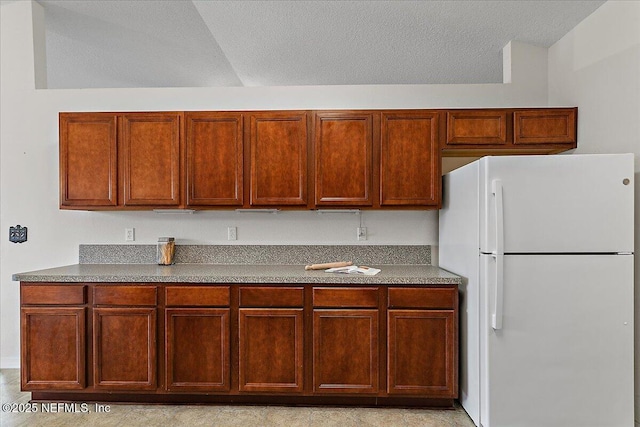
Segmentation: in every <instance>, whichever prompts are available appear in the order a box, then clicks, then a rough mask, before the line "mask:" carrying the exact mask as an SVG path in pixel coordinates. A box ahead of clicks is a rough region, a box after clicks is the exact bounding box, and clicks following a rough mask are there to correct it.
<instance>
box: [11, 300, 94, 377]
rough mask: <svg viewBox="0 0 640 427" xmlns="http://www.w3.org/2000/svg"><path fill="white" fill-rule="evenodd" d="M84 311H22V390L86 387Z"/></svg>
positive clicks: (55, 308) (38, 308) (55, 309)
mask: <svg viewBox="0 0 640 427" xmlns="http://www.w3.org/2000/svg"><path fill="white" fill-rule="evenodd" d="M85 310H86V309H85V308H84V307H74V308H68V307H64V308H63V307H47V308H41V307H27V308H22V310H21V335H22V337H21V342H22V349H21V350H22V351H21V355H20V357H21V364H20V369H21V372H20V374H21V383H22V390H43V389H46V390H76V389H83V388H84V387H85V333H86V326H85Z"/></svg>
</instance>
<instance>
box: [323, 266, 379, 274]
mask: <svg viewBox="0 0 640 427" xmlns="http://www.w3.org/2000/svg"><path fill="white" fill-rule="evenodd" d="M380 271H381V270H380V269H378V268H373V267H358V266H357V265H350V266H348V267H335V268H329V269H327V270H325V271H324V272H325V273H343V274H364V275H365V276H375V275H376V274H378V273H380Z"/></svg>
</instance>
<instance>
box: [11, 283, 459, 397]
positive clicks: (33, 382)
mask: <svg viewBox="0 0 640 427" xmlns="http://www.w3.org/2000/svg"><path fill="white" fill-rule="evenodd" d="M21 305H22V306H21V350H22V352H21V375H22V389H23V390H25V391H32V392H33V393H34V395H33V398H34V399H41V400H47V399H49V400H51V399H54V400H55V398H60V396H62V395H60V394H57V395H56V394H55V393H60V392H61V391H64V392H65V394H64V399H68V400H71V401H73V400H79V401H80V400H82V401H85V400H88V399H92V398H93V399H98V400H101V399H106V400H110V399H114V401H131V402H133V401H140V402H142V401H145V402H165V403H170V402H182V403H188V402H191V401H202V402H216V401H220V402H246V403H267V402H276V401H277V402H279V403H294V404H295V403H310V404H322V403H330V404H336V403H341V402H342V403H347V402H351V403H358V404H366V405H381V404H390V405H433V404H435V405H438V406H442V405H449V406H450V405H452V404H453V399H455V398H456V397H457V393H458V387H457V381H458V373H457V370H458V320H457V316H458V291H457V287H456V286H455V285H437V286H427V285H413V286H411V285H403V286H391V285H378V286H356V285H347V286H342V285H341V286H326V285H325V286H316V285H311V284H305V285H301V286H290V285H289V286H287V285H269V286H263V285H222V284H203V285H192V284H179V283H175V284H81V285H78V284H73V285H64V284H62V285H61V284H53V283H49V284H32V283H22V284H21ZM49 392H51V393H49ZM269 396H272V397H271V398H270V397H269ZM273 396H278V397H277V398H274V397H273ZM216 399H218V400H216ZM276 399H277V400H276Z"/></svg>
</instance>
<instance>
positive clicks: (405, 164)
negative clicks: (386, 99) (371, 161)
mask: <svg viewBox="0 0 640 427" xmlns="http://www.w3.org/2000/svg"><path fill="white" fill-rule="evenodd" d="M381 129H382V132H381V143H382V147H381V151H380V205H381V206H403V205H411V206H437V205H439V203H440V180H441V178H440V156H439V147H438V113H437V112H428V111H404V112H384V113H382V127H381Z"/></svg>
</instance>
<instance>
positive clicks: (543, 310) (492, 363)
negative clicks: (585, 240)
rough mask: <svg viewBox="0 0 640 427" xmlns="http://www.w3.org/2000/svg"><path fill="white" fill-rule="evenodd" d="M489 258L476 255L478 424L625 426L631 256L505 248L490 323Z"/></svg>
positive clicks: (629, 408) (628, 421)
mask: <svg viewBox="0 0 640 427" xmlns="http://www.w3.org/2000/svg"><path fill="white" fill-rule="evenodd" d="M494 264H495V257H492V256H488V255H483V256H481V261H480V271H481V276H480V280H481V289H482V295H481V304H480V305H481V321H480V327H481V331H480V341H481V345H480V349H481V350H480V353H481V354H480V365H481V367H480V370H481V374H480V382H481V411H480V412H481V416H480V421H481V425H482V426H484V427H502V426H504V427H516V426H532V427H533V426H545V427H555V426H557V427H566V426H581V427H588V426H593V427H600V426H605V425H606V426H609V427H616V426H631V425H633V418H634V407H633V397H634V396H633V395H634V383H633V354H634V349H633V255H505V256H504V288H503V291H504V294H503V317H502V318H503V322H502V328H501V329H499V330H495V329H494V328H493V327H492V326H491V316H492V314H493V312H494V310H495V308H496V307H495V306H494V302H493V301H494V300H495V292H496V287H495V265H494ZM485 307H486V308H485Z"/></svg>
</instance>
